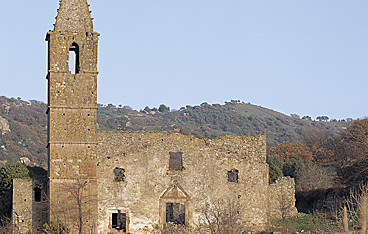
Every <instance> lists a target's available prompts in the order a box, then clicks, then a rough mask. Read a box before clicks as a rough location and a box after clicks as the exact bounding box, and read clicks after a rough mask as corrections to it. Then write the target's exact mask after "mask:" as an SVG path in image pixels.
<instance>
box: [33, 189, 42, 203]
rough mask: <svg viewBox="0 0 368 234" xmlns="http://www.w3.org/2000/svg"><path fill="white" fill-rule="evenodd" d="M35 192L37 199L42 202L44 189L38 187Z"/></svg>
mask: <svg viewBox="0 0 368 234" xmlns="http://www.w3.org/2000/svg"><path fill="white" fill-rule="evenodd" d="M34 192H35V201H36V202H40V201H41V195H42V190H41V189H40V188H38V187H36V188H35V189H34Z"/></svg>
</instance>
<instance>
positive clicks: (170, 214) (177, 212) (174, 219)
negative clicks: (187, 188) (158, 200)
mask: <svg viewBox="0 0 368 234" xmlns="http://www.w3.org/2000/svg"><path fill="white" fill-rule="evenodd" d="M166 223H174V224H176V225H185V205H184V204H180V203H171V202H168V203H166Z"/></svg>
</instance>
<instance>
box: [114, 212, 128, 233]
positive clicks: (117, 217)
mask: <svg viewBox="0 0 368 234" xmlns="http://www.w3.org/2000/svg"><path fill="white" fill-rule="evenodd" d="M126 217H127V215H126V213H121V212H120V210H119V211H118V213H112V220H111V227H112V228H115V229H117V230H122V231H123V232H126V231H127V225H126V220H127V218H126Z"/></svg>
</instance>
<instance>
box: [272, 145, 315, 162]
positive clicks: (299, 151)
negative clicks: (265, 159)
mask: <svg viewBox="0 0 368 234" xmlns="http://www.w3.org/2000/svg"><path fill="white" fill-rule="evenodd" d="M268 153H269V155H270V156H278V157H280V158H282V159H283V160H285V159H287V158H292V157H294V156H299V157H300V158H301V159H303V160H309V159H312V157H313V155H312V153H311V151H310V150H309V149H308V147H307V146H306V145H305V144H302V143H300V142H297V143H290V142H285V143H282V144H279V145H277V146H275V147H271V148H270V150H269V151H268Z"/></svg>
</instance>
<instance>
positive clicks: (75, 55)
mask: <svg viewBox="0 0 368 234" xmlns="http://www.w3.org/2000/svg"><path fill="white" fill-rule="evenodd" d="M69 71H70V72H71V73H72V74H78V73H79V46H78V44H77V43H75V42H74V43H73V44H72V46H71V47H70V48H69Z"/></svg>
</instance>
